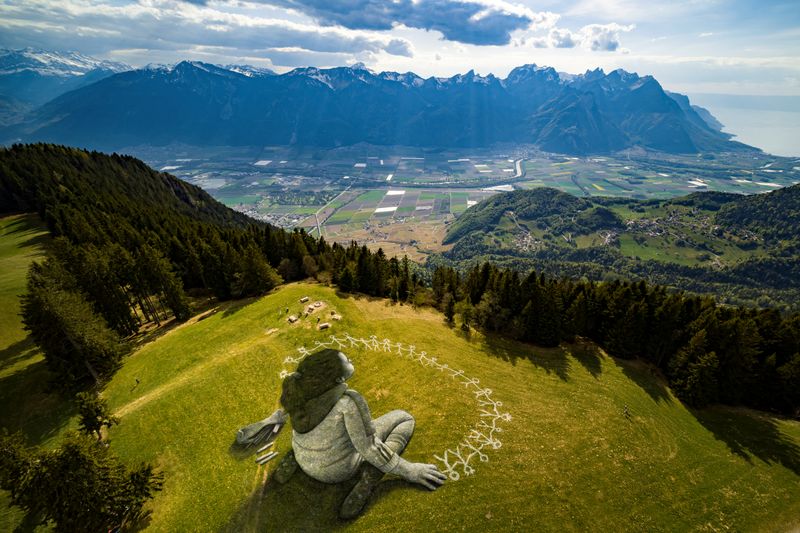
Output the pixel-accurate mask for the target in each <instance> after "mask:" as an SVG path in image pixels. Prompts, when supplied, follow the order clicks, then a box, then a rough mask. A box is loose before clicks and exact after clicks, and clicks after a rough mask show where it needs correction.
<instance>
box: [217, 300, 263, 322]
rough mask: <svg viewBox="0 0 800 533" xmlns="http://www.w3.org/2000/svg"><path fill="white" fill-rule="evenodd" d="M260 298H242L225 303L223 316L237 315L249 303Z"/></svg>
mask: <svg viewBox="0 0 800 533" xmlns="http://www.w3.org/2000/svg"><path fill="white" fill-rule="evenodd" d="M256 300H258V297H250V298H242V299H241V300H232V301H229V302H227V303H226V304H225V309H224V310H223V311H222V318H228V317H230V316H233V315H235V314H236V313H238V312H239V311H241V310H242V309H244V308H245V307H247V306H248V305H250V304H252V303H254V302H255V301H256Z"/></svg>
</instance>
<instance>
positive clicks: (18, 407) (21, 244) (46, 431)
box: [0, 215, 72, 531]
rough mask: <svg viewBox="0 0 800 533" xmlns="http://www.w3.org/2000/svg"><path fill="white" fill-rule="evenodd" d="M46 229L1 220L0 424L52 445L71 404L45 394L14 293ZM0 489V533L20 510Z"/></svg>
mask: <svg viewBox="0 0 800 533" xmlns="http://www.w3.org/2000/svg"><path fill="white" fill-rule="evenodd" d="M46 241H47V233H46V232H45V231H44V229H43V228H42V227H41V225H40V224H39V222H38V220H37V219H36V217H34V216H30V215H17V216H11V217H6V218H2V219H0V427H2V428H4V429H8V430H9V431H12V432H15V431H22V432H23V434H24V435H25V436H26V437H27V439H28V440H29V441H30V442H31V443H32V444H42V445H45V446H47V445H51V444H53V443H54V442H55V441H57V437H58V434H59V433H60V431H61V430H62V429H63V428H64V427H66V425H67V424H68V423H69V418H70V416H71V415H72V408H71V406H70V405H69V403H65V402H63V400H62V399H61V398H59V397H58V396H57V395H54V394H49V393H48V392H46V384H47V381H48V380H49V379H50V375H49V374H48V372H47V369H46V368H45V364H44V359H43V357H42V354H41V352H40V351H39V350H38V348H37V347H36V345H35V344H34V343H33V342H32V341H31V340H30V338H28V335H27V333H26V332H25V331H24V330H23V329H22V321H21V319H20V316H19V295H20V294H22V293H23V292H25V275H26V274H27V272H28V265H29V264H30V262H31V261H33V260H35V259H37V258H39V257H41V254H42V247H43V245H44V243H45V242H46ZM7 501H8V498H7V496H6V494H5V493H3V492H2V491H0V531H12V530H14V527H15V526H16V524H18V523H19V522H20V521H21V520H22V514H21V513H20V512H19V511H18V510H16V509H13V508H8V507H7V505H6V503H7Z"/></svg>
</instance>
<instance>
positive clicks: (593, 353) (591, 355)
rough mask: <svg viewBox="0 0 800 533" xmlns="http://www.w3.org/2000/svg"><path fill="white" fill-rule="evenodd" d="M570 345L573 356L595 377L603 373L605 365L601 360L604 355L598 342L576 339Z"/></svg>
mask: <svg viewBox="0 0 800 533" xmlns="http://www.w3.org/2000/svg"><path fill="white" fill-rule="evenodd" d="M568 347H569V351H570V353H571V354H572V357H574V358H575V360H576V361H578V362H579V363H580V364H581V366H583V368H585V369H586V371H587V372H589V374H591V375H592V377H593V378H595V379H597V376H599V375H600V374H602V372H603V366H602V364H601V361H602V358H603V357H604V356H603V353H602V352H601V351H600V349H599V348H598V347H597V345H596V344H594V343H592V342H586V341H583V340H576V341H575V342H573V343H572V344H570V345H568Z"/></svg>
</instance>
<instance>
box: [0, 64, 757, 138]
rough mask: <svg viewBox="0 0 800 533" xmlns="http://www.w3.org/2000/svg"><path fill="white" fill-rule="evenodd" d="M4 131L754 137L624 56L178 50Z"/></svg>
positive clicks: (47, 134)
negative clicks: (288, 60) (202, 58)
mask: <svg viewBox="0 0 800 533" xmlns="http://www.w3.org/2000/svg"><path fill="white" fill-rule="evenodd" d="M3 138H5V139H7V140H16V139H23V140H39V141H55V142H63V143H68V144H73V145H82V146H88V147H92V148H101V149H116V148H120V147H124V146H130V145H134V144H151V145H162V144H169V143H173V142H181V143H188V144H196V145H212V144H214V145H308V146H321V147H330V146H343V145H350V144H355V143H359V142H365V143H371V144H377V145H407V146H420V147H485V146H490V145H492V144H496V143H514V144H530V145H537V146H539V147H540V148H541V149H543V150H546V151H551V152H561V153H571V154H586V153H606V152H612V151H616V150H621V149H625V148H630V147H636V146H638V147H643V148H647V149H652V150H661V151H665V152H671V153H696V152H701V151H731V150H743V149H750V148H749V147H746V146H745V145H742V144H740V143H735V142H731V141H730V140H729V136H728V135H727V134H724V133H721V132H720V131H719V129H718V128H715V127H713V126H710V125H709V122H707V121H706V120H704V119H703V118H702V117H701V116H700V115H699V114H698V112H697V110H696V109H695V108H694V107H692V106H691V105H690V104H689V103H688V99H687V98H686V97H684V96H682V95H674V94H669V93H667V92H665V91H664V90H663V89H662V87H661V85H660V84H659V83H658V81H656V80H655V78H653V77H652V76H639V75H637V74H634V73H629V72H625V71H623V70H615V71H613V72H610V73H605V72H603V71H602V70H600V69H597V70H594V71H587V72H586V73H585V74H582V75H577V76H571V75H562V74H559V73H558V72H556V71H555V70H554V69H552V68H549V67H539V66H536V65H525V66H522V67H518V68H515V69H514V70H512V71H511V72H510V73H509V75H508V76H507V77H506V78H504V79H501V78H497V77H496V76H494V75H491V74H490V75H488V76H481V75H478V74H476V73H475V72H474V71H470V72H468V73H466V74H459V75H456V76H453V77H451V78H435V77H431V78H427V79H423V78H421V77H420V76H417V75H416V74H414V73H411V72H408V73H403V74H400V73H396V72H381V73H375V72H373V71H371V70H368V69H366V68H364V67H363V65H360V64H357V65H354V66H352V67H337V68H331V69H318V68H313V67H309V68H298V69H295V70H292V71H290V72H287V73H285V74H281V75H277V74H275V73H273V72H271V71H267V70H262V69H255V68H252V67H242V66H229V67H220V66H214V65H209V64H206V63H200V62H189V61H184V62H181V63H178V64H177V65H175V66H172V67H149V68H144V69H139V70H134V71H128V72H122V73H118V74H116V75H113V76H110V77H107V78H105V79H102V80H100V81H98V82H97V83H93V84H91V85H88V86H85V87H81V88H79V89H77V90H74V91H72V92H69V93H67V94H63V95H61V96H59V97H58V98H56V99H54V100H53V101H51V102H49V103H47V104H46V105H44V106H42V107H41V108H39V109H37V110H36V111H34V112H32V113H30V114H29V115H28V116H27V118H26V120H25V122H24V124H21V125H18V126H17V127H16V128H14V129H12V130H6V131H5V132H4V134H3Z"/></svg>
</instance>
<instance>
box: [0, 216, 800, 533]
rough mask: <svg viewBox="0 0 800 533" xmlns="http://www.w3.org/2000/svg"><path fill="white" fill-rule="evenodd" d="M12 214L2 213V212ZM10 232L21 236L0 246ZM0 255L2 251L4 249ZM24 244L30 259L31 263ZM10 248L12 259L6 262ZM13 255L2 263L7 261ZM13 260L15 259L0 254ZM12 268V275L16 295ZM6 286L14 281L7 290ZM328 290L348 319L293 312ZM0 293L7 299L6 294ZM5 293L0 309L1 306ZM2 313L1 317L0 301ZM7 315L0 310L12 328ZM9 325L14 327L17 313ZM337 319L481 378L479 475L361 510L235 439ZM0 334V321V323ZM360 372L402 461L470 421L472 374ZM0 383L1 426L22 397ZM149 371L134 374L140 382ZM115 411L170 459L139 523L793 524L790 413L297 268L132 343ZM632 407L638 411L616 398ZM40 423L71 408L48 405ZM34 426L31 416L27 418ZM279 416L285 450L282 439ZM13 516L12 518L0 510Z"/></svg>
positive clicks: (440, 445) (799, 467) (449, 438)
mask: <svg viewBox="0 0 800 533" xmlns="http://www.w3.org/2000/svg"><path fill="white" fill-rule="evenodd" d="M4 227H5V226H4ZM4 233H5V234H4V235H3V237H2V238H0V243H2V247H0V250H10V252H9V253H8V255H10V256H11V257H12V258H16V259H15V261H17V263H16V264H15V266H14V267H13V268H14V269H15V270H17V269H18V268H24V263H26V262H27V260H25V259H23V258H22V255H24V254H30V253H32V252H34V250H35V248H32V247H31V246H25V245H23V243H24V242H25V240H26V239H22V238H20V237H19V236H17V234H10V235H9V234H8V233H7V232H5V231H4ZM12 239H16V244H12V245H10V246H8V245H7V243H8V242H9V240H12ZM3 254H4V255H3V260H4V261H5V260H7V257H6V255H5V252H3ZM28 260H29V259H28ZM9 264H11V263H9ZM4 266H5V264H4ZM3 272H7V269H3ZM20 280H24V274H23V275H22V276H17V279H16V281H12V282H9V281H6V279H5V278H3V283H4V289H6V290H8V289H13V290H12V291H11V292H14V293H18V291H19V287H20V286H21V285H20ZM4 294H5V293H4ZM302 296H309V297H310V298H311V299H312V301H314V300H320V301H322V302H324V303H325V307H324V308H323V309H322V310H321V311H320V312H321V313H323V314H324V315H328V314H329V312H330V311H332V310H335V311H336V312H338V313H340V314H341V315H342V316H343V319H342V321H340V322H333V327H332V329H331V330H329V331H326V332H324V333H323V332H318V331H316V328H315V325H316V319H315V318H314V317H313V315H312V317H310V318H306V319H303V320H301V322H300V323H298V324H295V325H289V324H287V323H286V321H285V318H286V314H285V313H282V312H281V311H282V310H284V309H285V308H286V307H289V308H290V314H291V313H296V312H297V311H299V310H300V308H301V304H299V303H298V299H299V298H300V297H302ZM4 303H6V304H9V301H5V302H4ZM9 309H10V306H9V305H4V306H3V307H2V309H0V313H8V312H9ZM4 320H5V321H6V322H3V324H10V322H8V320H9V318H8V317H5V318H4ZM4 327H5V326H4ZM14 327H18V324H17V326H14V325H13V324H12V325H11V328H12V329H13V328H14ZM345 332H348V333H350V334H351V335H353V336H354V337H369V336H371V335H376V336H377V337H378V338H379V339H383V338H388V339H391V340H393V341H400V342H403V343H405V344H413V345H415V347H416V350H417V351H421V350H425V351H427V352H428V354H430V355H432V356H435V357H437V359H438V362H439V363H446V364H448V365H449V366H451V367H454V368H458V369H462V370H463V371H464V372H465V375H467V376H472V377H475V378H478V379H479V380H480V386H481V387H488V388H490V389H492V391H493V392H492V396H493V398H494V399H495V400H500V401H502V402H503V405H502V409H503V410H505V411H507V412H509V413H510V414H511V416H512V418H511V420H510V421H508V422H504V423H503V424H502V429H503V431H502V433H499V434H497V436H498V437H499V440H500V441H501V442H502V447H500V448H499V449H496V450H495V449H492V450H490V451H489V452H487V459H488V461H486V462H481V461H478V459H477V458H475V459H473V464H474V465H475V466H476V472H475V474H474V475H472V476H466V477H462V479H461V480H459V481H455V482H454V481H449V482H448V483H446V484H445V486H444V487H442V488H441V489H440V490H439V491H437V492H435V493H428V492H426V491H424V490H418V489H416V488H414V487H411V486H408V485H406V484H405V483H403V482H400V481H397V480H386V481H385V482H384V483H383V484H382V486H381V487H380V488H379V490H378V493H377V494H376V497H375V498H374V501H373V502H372V503H371V505H370V506H369V508H368V509H367V511H366V513H365V514H364V515H363V516H362V517H360V518H359V519H358V520H356V521H355V522H352V523H348V524H342V523H340V522H339V521H338V519H336V509H337V506H338V504H339V502H340V501H341V500H342V499H343V498H344V496H345V494H346V491H347V487H346V486H329V485H324V484H321V483H317V482H315V481H313V480H311V479H309V478H307V477H306V476H304V475H303V474H298V475H296V476H295V477H293V478H292V480H290V482H289V483H288V484H287V485H285V486H276V485H275V484H274V483H273V482H271V481H270V471H271V470H272V469H274V468H275V465H276V464H277V461H273V462H271V463H268V464H267V466H264V467H258V466H256V465H255V464H254V462H253V460H252V456H247V455H246V454H245V453H243V452H242V450H239V449H238V448H236V446H234V445H233V443H234V436H235V432H236V429H237V428H238V427H240V426H242V425H245V424H247V423H249V422H253V421H255V420H258V419H260V418H263V417H265V416H267V415H268V414H269V413H271V412H272V411H273V410H274V409H275V408H276V407H277V405H278V403H277V402H278V396H279V385H280V378H279V376H278V374H279V372H280V371H281V370H282V369H285V368H288V369H289V370H291V369H292V367H291V365H284V363H283V361H284V358H285V357H286V356H287V355H296V354H297V351H296V348H297V347H299V346H310V345H311V344H312V343H313V341H315V340H321V341H324V340H327V339H328V337H329V335H330V334H334V335H341V334H343V333H345ZM3 339H6V335H4V336H3ZM345 351H346V352H347V353H348V355H349V356H350V357H351V359H352V360H353V361H354V364H355V367H356V373H355V375H354V376H353V378H352V379H351V380H350V384H351V386H352V387H353V388H355V389H356V390H358V391H360V392H361V393H362V394H364V396H365V397H366V398H367V401H368V402H369V404H370V407H371V409H372V411H373V415H374V416H378V415H380V414H382V413H384V412H386V411H388V410H390V409H395V408H401V409H406V410H408V411H410V412H411V413H412V414H414V415H415V417H416V419H417V431H416V434H415V436H414V439H413V440H412V442H411V443H410V445H409V448H408V450H407V454H406V457H407V458H408V459H410V460H415V461H426V462H427V461H432V462H436V460H435V458H434V457H433V456H434V454H437V455H441V454H442V452H443V451H444V450H445V449H446V448H448V447H452V446H454V445H455V444H457V443H458V442H459V440H460V439H461V438H462V436H464V435H465V434H466V433H467V432H468V431H469V430H470V428H472V427H474V424H475V422H476V420H477V418H478V417H479V412H478V411H477V410H476V406H475V401H476V400H475V397H474V395H473V394H472V392H471V389H468V388H467V387H465V386H463V385H462V384H461V383H460V382H458V381H457V380H453V379H451V378H449V377H447V376H446V375H444V374H443V373H441V372H439V371H437V370H435V369H433V368H428V367H424V366H422V365H420V364H419V363H416V362H413V361H409V360H407V359H405V358H402V357H398V356H397V355H394V354H389V353H382V352H373V351H368V350H365V349H363V348H358V349H357V348H353V349H348V350H345ZM4 376H5V377H3V378H2V379H3V382H2V383H0V386H2V390H3V410H2V413H3V425H4V426H11V427H12V428H13V427H14V424H13V423H11V424H9V423H8V420H7V418H6V417H8V416H9V412H10V411H11V408H10V407H9V406H10V405H14V409H15V410H16V411H18V412H20V413H21V414H22V415H24V414H25V413H26V412H27V411H28V410H29V409H33V410H35V409H36V407H35V405H33V406H32V405H30V403H29V398H28V396H27V394H24V395H23V394H21V393H18V394H19V396H18V398H24V400H23V401H19V400H17V399H15V398H12V397H9V396H7V395H6V394H5V391H6V380H8V379H9V378H8V376H7V375H5V374H4ZM137 378H138V379H139V381H140V384H139V385H138V386H136V379H137ZM104 395H105V396H106V397H107V398H108V400H109V402H110V404H111V406H112V408H113V409H114V410H115V411H116V412H117V413H118V414H119V415H120V417H121V419H122V423H121V424H120V425H119V426H117V427H115V428H113V429H112V431H111V433H110V440H111V447H112V449H114V450H115V451H116V452H117V453H118V454H120V455H121V456H122V457H123V458H125V459H126V460H127V461H130V462H138V461H152V462H154V463H156V464H157V465H158V466H159V467H160V468H161V469H162V470H163V471H164V472H165V474H166V476H167V481H166V485H165V488H164V491H163V492H162V493H160V494H159V495H158V496H157V498H156V499H155V501H154V502H153V504H152V510H153V515H152V520H151V522H150V524H149V528H148V530H150V531H165V532H167V531H168V532H172V531H204V532H205V531H264V530H267V531H272V530H285V531H331V530H336V529H339V528H346V529H348V530H353V531H379V532H380V531H387V532H388V531H396V530H409V531H429V530H432V529H433V530H437V531H439V530H441V531H462V530H469V531H509V530H513V531H565V530H567V531H578V530H593V531H606V530H617V531H643V530H646V531H686V530H694V531H723V530H733V531H789V530H792V529H793V528H796V527H798V526H800V424H798V423H797V422H791V421H786V420H781V419H778V418H773V417H770V416H767V415H764V414H761V413H756V412H751V411H745V410H737V409H728V408H710V409H705V410H701V411H691V410H687V409H686V408H685V407H683V406H682V405H681V404H680V403H679V402H678V401H677V400H676V399H675V398H674V397H673V396H672V394H671V393H670V391H669V390H668V389H667V388H666V387H665V386H664V384H663V382H662V380H661V379H660V378H659V377H658V376H655V375H654V374H653V373H652V371H651V370H649V369H648V368H646V367H644V366H641V365H639V364H637V363H634V362H623V361H617V360H614V359H612V358H609V357H607V356H605V355H604V354H602V353H601V352H598V351H596V350H595V349H594V348H593V347H591V346H588V345H581V344H576V345H568V346H565V347H563V348H559V349H542V348H537V347H532V346H528V345H522V344H518V343H514V342H509V341H503V340H499V339H495V338H492V337H485V336H483V335H480V334H477V333H474V332H473V334H472V335H471V336H465V335H464V334H463V333H462V332H461V331H460V330H459V329H451V328H449V327H447V325H446V324H444V323H443V321H442V317H441V315H440V314H439V313H436V312H433V311H430V310H424V309H422V310H419V309H417V310H415V309H413V308H411V307H408V306H398V305H390V304H389V303H387V302H386V301H383V300H371V299H366V298H342V297H340V296H339V295H337V293H336V292H335V291H334V290H333V289H330V288H327V287H324V286H320V285H315V284H291V285H287V286H284V287H281V288H280V289H279V290H277V291H275V292H274V293H273V294H270V295H268V296H266V297H264V298H260V299H251V300H243V301H238V302H229V303H226V304H224V305H221V306H219V307H218V308H216V309H214V310H212V311H210V312H208V313H206V314H203V315H200V316H197V317H195V318H194V319H192V320H190V321H189V322H187V323H186V324H183V325H180V326H178V327H176V328H174V329H172V330H170V331H168V332H166V333H165V334H163V335H162V336H160V337H158V338H157V339H156V340H155V341H153V342H151V343H149V344H146V345H144V346H143V347H141V348H140V349H139V350H138V351H137V352H135V353H134V354H133V355H132V356H130V357H129V358H128V359H127V361H126V362H125V365H124V366H123V368H122V369H121V370H120V371H119V372H118V373H117V374H116V376H115V377H114V378H113V380H112V381H111V382H110V383H109V385H108V386H107V388H106V389H105V391H104ZM624 406H628V409H629V411H630V417H629V418H626V417H625V416H624V414H623V409H624ZM47 420H49V422H50V423H51V428H50V430H51V433H50V434H49V437H46V438H43V437H40V438H39V439H38V440H34V441H35V442H53V435H54V434H58V433H61V432H63V431H64V429H65V427H68V426H69V425H70V424H71V423H72V422H71V419H70V418H69V416H68V415H64V414H62V415H60V416H59V415H56V414H53V415H52V416H50V418H48V419H47ZM31 433H32V435H31V436H32V437H35V435H36V432H31ZM290 436H291V435H290V432H289V431H288V428H287V430H285V431H284V432H282V433H281V435H280V436H279V438H278V441H277V443H276V448H277V450H278V451H280V452H281V453H283V452H285V451H286V450H287V449H288V447H289V443H290ZM2 516H3V519H4V520H5V522H0V526H8V527H6V528H3V527H0V529H3V530H9V531H10V530H13V528H14V521H13V520H14V519H19V516H18V515H17V514H13V513H12V514H8V513H6V514H5V515H2Z"/></svg>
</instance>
